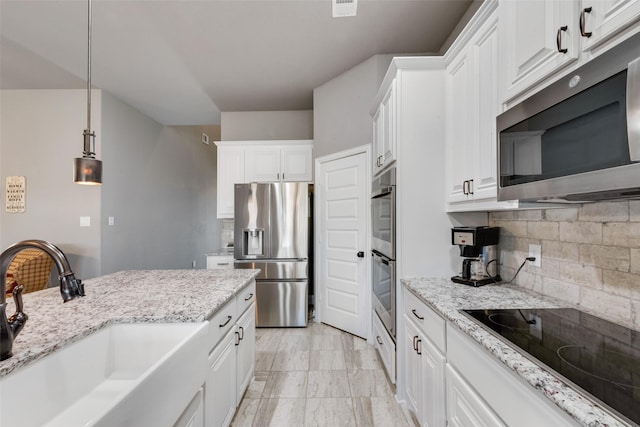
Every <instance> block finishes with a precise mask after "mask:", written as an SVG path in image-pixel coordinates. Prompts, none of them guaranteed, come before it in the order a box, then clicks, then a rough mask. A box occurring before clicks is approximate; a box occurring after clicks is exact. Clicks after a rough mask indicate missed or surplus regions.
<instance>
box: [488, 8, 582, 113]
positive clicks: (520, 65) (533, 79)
mask: <svg viewBox="0 0 640 427" xmlns="http://www.w3.org/2000/svg"><path fill="white" fill-rule="evenodd" d="M579 10H580V9H579V3H578V2H577V1H572V0H518V1H505V2H501V3H500V25H501V26H502V30H503V31H504V37H503V42H504V46H503V49H504V53H505V64H504V66H505V68H504V71H505V76H504V78H505V82H506V85H507V86H506V91H505V97H504V98H505V100H507V101H508V100H510V99H512V98H514V97H516V96H517V95H519V94H521V93H522V92H524V91H525V90H526V89H528V88H530V87H531V86H533V85H535V84H537V83H539V82H541V81H543V80H544V79H545V78H546V77H548V76H549V75H551V74H552V73H554V72H556V71H557V70H559V69H561V68H562V67H565V66H567V65H568V64H570V63H572V62H574V61H576V60H577V59H578V56H579V53H580V47H579V38H578V28H577V22H578V15H579Z"/></svg>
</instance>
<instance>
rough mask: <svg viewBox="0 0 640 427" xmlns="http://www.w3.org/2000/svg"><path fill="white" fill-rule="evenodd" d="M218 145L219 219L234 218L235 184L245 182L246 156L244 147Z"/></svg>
mask: <svg viewBox="0 0 640 427" xmlns="http://www.w3.org/2000/svg"><path fill="white" fill-rule="evenodd" d="M217 145H218V188H217V199H218V200H217V201H218V204H217V214H218V218H233V193H234V184H236V183H242V182H245V181H244V162H245V160H244V155H245V152H244V151H245V150H244V147H242V146H235V145H223V144H221V143H217Z"/></svg>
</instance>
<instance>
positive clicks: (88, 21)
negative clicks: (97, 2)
mask: <svg viewBox="0 0 640 427" xmlns="http://www.w3.org/2000/svg"><path fill="white" fill-rule="evenodd" d="M88 2H89V7H88V8H87V10H88V17H87V23H88V28H87V33H88V43H87V130H88V131H89V133H91V0H88Z"/></svg>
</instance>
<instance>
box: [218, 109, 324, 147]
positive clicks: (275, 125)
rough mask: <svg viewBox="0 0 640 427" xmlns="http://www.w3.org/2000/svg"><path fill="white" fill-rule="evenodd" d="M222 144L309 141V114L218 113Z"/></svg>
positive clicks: (310, 136)
mask: <svg viewBox="0 0 640 427" xmlns="http://www.w3.org/2000/svg"><path fill="white" fill-rule="evenodd" d="M220 125H221V127H222V141H255V140H263V139H269V140H274V139H313V111H240V112H226V113H224V112H223V113H222V115H221V119H220Z"/></svg>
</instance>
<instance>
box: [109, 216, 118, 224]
mask: <svg viewBox="0 0 640 427" xmlns="http://www.w3.org/2000/svg"><path fill="white" fill-rule="evenodd" d="M115 223H116V219H115V218H114V217H112V216H110V217H109V218H108V221H107V224H108V225H114V224H115Z"/></svg>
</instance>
